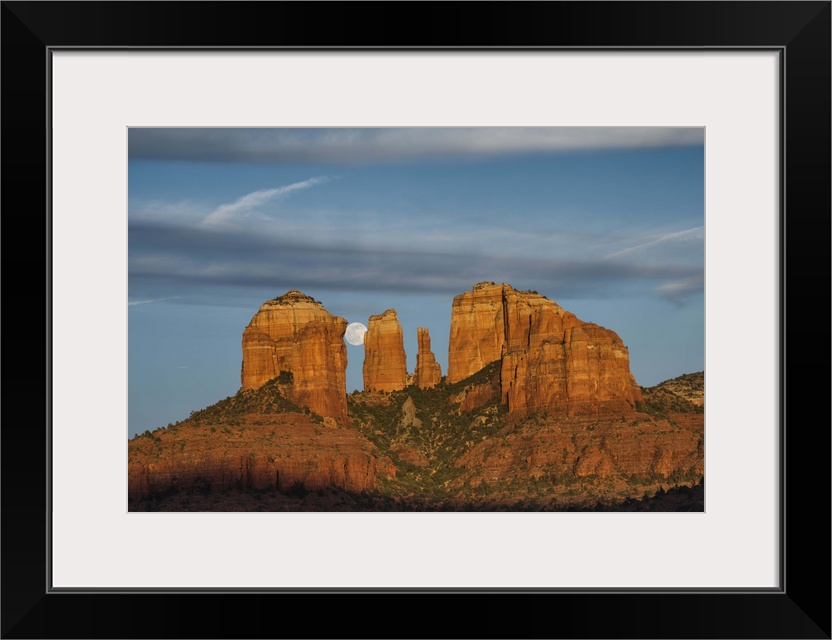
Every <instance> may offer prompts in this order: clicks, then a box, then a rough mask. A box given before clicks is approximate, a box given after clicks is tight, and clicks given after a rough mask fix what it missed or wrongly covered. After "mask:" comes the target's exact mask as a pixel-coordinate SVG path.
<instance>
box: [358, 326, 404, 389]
mask: <svg viewBox="0 0 832 640" xmlns="http://www.w3.org/2000/svg"><path fill="white" fill-rule="evenodd" d="M406 384H407V356H406V355H405V352H404V336H403V335H402V326H401V325H400V324H399V318H398V316H397V315H396V311H395V310H394V309H388V310H387V311H385V312H384V313H382V314H379V315H376V316H370V319H369V322H368V323H367V333H365V334H364V391H398V390H399V389H404V387H405V385H406Z"/></svg>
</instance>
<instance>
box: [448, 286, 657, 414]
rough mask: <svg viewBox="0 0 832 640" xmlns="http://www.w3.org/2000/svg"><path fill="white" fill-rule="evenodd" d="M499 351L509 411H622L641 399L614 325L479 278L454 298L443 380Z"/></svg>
mask: <svg viewBox="0 0 832 640" xmlns="http://www.w3.org/2000/svg"><path fill="white" fill-rule="evenodd" d="M500 358H502V364H501V371H500V384H501V390H502V398H503V402H504V403H505V404H506V405H507V406H508V410H509V413H510V414H511V415H512V416H514V417H525V416H528V415H530V414H532V413H535V412H538V411H550V412H554V413H559V414H563V415H570V416H573V415H581V414H597V413H601V412H612V411H622V410H629V409H631V408H632V407H633V406H634V404H635V402H636V401H640V400H641V399H642V396H641V390H640V389H639V386H638V385H637V384H636V381H635V378H634V377H633V375H632V374H631V373H630V361H629V352H628V351H627V347H626V346H624V344H623V342H622V341H621V338H619V337H618V335H617V334H616V333H615V332H613V331H610V330H609V329H605V328H603V327H600V326H598V325H595V324H591V323H587V322H583V321H582V320H579V319H578V318H576V317H575V315H574V314H572V313H569V312H568V311H566V310H564V309H563V308H561V307H560V306H559V305H557V304H556V303H555V302H553V301H551V300H549V299H547V298H545V297H544V296H541V295H540V294H538V293H535V292H524V291H516V290H515V289H513V288H512V287H510V286H509V285H507V284H501V285H495V284H491V283H480V284H478V285H476V286H474V289H473V291H471V292H466V293H464V294H462V295H460V296H457V297H456V298H454V303H453V307H452V311H451V336H450V344H449V349H448V381H449V382H452V383H453V382H457V381H459V380H462V379H464V378H466V377H468V376H470V375H472V374H473V373H476V372H477V371H479V370H480V369H482V368H483V367H484V366H485V365H487V364H489V363H490V362H493V361H494V360H497V359H500Z"/></svg>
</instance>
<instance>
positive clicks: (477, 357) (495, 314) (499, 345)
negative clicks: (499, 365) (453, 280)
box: [448, 282, 510, 384]
mask: <svg viewBox="0 0 832 640" xmlns="http://www.w3.org/2000/svg"><path fill="white" fill-rule="evenodd" d="M507 286H508V285H502V284H493V283H488V282H480V283H479V284H476V285H474V290H473V291H466V292H465V293H463V294H461V295H458V296H456V297H455V298H454V301H453V306H452V307H451V335H450V341H449V348H448V382H449V383H451V384H453V383H454V382H459V381H460V380H464V379H465V378H467V377H468V376H470V375H473V374H475V373H476V372H477V371H479V370H480V369H482V368H483V367H485V365H487V364H489V363H491V362H494V361H495V360H499V359H500V357H501V356H502V349H503V344H504V343H505V328H504V321H503V289H504V288H505V287H507ZM509 288H510V287H509Z"/></svg>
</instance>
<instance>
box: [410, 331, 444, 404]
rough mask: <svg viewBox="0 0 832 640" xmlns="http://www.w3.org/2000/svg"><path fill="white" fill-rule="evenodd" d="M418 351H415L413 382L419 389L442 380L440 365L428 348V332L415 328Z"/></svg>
mask: <svg viewBox="0 0 832 640" xmlns="http://www.w3.org/2000/svg"><path fill="white" fill-rule="evenodd" d="M416 337H417V340H418V342H419V351H418V352H417V353H416V373H415V375H414V377H413V382H414V384H415V385H416V386H417V387H419V388H421V389H430V388H431V387H435V386H436V385H437V384H439V382H440V381H441V380H442V367H440V366H439V363H438V362H437V361H436V356H434V355H433V351H431V350H430V333H429V332H428V330H427V329H425V328H422V327H419V328H417V329H416Z"/></svg>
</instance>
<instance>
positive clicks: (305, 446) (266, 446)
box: [128, 392, 396, 500]
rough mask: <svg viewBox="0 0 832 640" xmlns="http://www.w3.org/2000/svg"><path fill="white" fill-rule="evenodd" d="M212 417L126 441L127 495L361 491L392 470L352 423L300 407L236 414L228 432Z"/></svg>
mask: <svg viewBox="0 0 832 640" xmlns="http://www.w3.org/2000/svg"><path fill="white" fill-rule="evenodd" d="M249 393H251V392H249ZM212 422H213V421H212V420H211V419H210V418H209V419H207V420H205V421H204V422H202V421H195V420H188V421H185V422H183V423H181V425H180V426H179V428H178V429H174V430H167V431H159V432H158V435H157V436H156V437H155V438H152V439H151V438H135V439H133V440H131V441H130V443H129V464H128V491H129V497H130V499H131V500H141V499H143V498H146V497H147V496H149V495H152V494H158V493H163V492H166V491H170V490H172V489H181V490H193V489H197V488H204V489H205V490H206V491H208V490H211V491H215V492H216V491H222V490H227V489H235V488H244V489H254V490H278V491H285V490H287V489H289V488H290V487H292V486H293V485H295V484H297V483H300V484H302V485H303V486H304V487H305V488H306V489H324V488H328V487H339V488H342V489H346V490H348V491H366V490H368V489H372V488H374V487H375V486H376V484H377V480H378V478H379V477H394V476H395V473H396V470H395V468H394V467H393V465H392V463H391V461H390V459H389V458H387V457H384V456H380V455H379V452H378V449H377V448H376V447H375V446H373V445H372V444H371V443H370V442H369V441H367V440H366V439H365V438H363V437H362V436H361V435H360V434H359V433H358V432H356V431H355V430H354V429H351V428H349V427H345V428H342V427H337V426H327V425H325V424H317V423H315V422H313V418H312V417H311V416H309V415H305V414H302V413H282V414H274V415H267V414H251V415H245V416H241V417H240V418H239V421H238V423H237V424H235V426H234V427H233V431H231V429H230V428H227V427H224V426H223V423H222V422H221V421H217V424H216V426H214V425H213V424H212ZM228 432H230V433H228Z"/></svg>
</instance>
